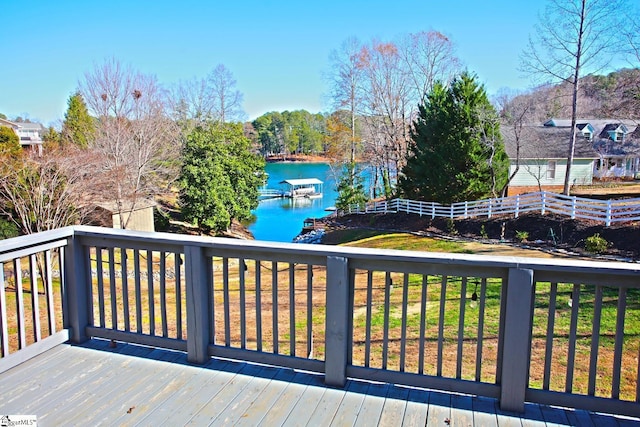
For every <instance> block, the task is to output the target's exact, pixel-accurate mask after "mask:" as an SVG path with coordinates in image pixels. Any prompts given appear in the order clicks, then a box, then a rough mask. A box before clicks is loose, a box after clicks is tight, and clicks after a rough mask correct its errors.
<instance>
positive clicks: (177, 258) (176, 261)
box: [173, 252, 215, 340]
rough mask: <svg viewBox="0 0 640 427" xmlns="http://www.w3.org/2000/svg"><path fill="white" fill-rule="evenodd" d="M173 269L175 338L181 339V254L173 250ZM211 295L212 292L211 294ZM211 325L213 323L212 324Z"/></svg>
mask: <svg viewBox="0 0 640 427" xmlns="http://www.w3.org/2000/svg"><path fill="white" fill-rule="evenodd" d="M173 265H174V266H173V270H174V276H175V285H176V338H177V339H179V340H181V339H182V274H181V273H182V269H181V266H182V256H181V255H180V254H179V253H178V252H175V253H174V254H173ZM212 295H213V294H212ZM214 324H215V322H214ZM212 326H213V325H212Z"/></svg>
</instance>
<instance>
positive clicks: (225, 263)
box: [222, 258, 231, 347]
mask: <svg viewBox="0 0 640 427" xmlns="http://www.w3.org/2000/svg"><path fill="white" fill-rule="evenodd" d="M222 293H223V296H224V301H223V303H224V345H226V346H227V347H229V346H230V345H231V318H230V313H229V258H222Z"/></svg>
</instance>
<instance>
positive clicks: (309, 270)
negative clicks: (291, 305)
mask: <svg viewBox="0 0 640 427" xmlns="http://www.w3.org/2000/svg"><path fill="white" fill-rule="evenodd" d="M312 355H313V266H312V265H311V264H308V265H307V354H306V356H307V358H311V357H312Z"/></svg>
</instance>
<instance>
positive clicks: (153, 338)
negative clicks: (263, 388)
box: [0, 227, 640, 416]
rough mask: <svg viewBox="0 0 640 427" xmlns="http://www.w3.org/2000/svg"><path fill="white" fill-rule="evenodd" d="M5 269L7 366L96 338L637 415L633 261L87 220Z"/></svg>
mask: <svg viewBox="0 0 640 427" xmlns="http://www.w3.org/2000/svg"><path fill="white" fill-rule="evenodd" d="M0 263H2V269H0V272H1V275H0V285H1V286H0V311H1V316H0V321H1V324H0V334H1V341H0V344H1V345H0V349H1V351H2V353H1V354H2V358H0V371H3V370H6V369H9V368H10V367H12V366H15V365H16V364H19V363H21V362H22V361H24V360H27V359H28V358H30V357H33V356H35V355H37V354H40V353H42V352H44V351H47V350H48V349H50V348H52V347H54V346H56V345H58V344H60V343H62V342H65V341H70V342H73V343H83V342H87V340H89V341H88V342H89V343H91V342H92V340H91V338H101V339H105V340H107V342H109V341H111V340H113V341H115V342H118V343H130V344H139V345H142V346H149V347H151V348H154V349H156V350H154V351H155V355H156V357H157V354H158V353H161V354H164V355H166V356H167V357H169V356H170V355H171V357H172V358H173V359H174V360H178V361H180V362H179V363H191V364H198V365H203V366H208V365H207V364H211V363H213V362H211V360H212V359H211V358H212V357H213V358H215V359H216V360H218V359H228V360H236V361H240V362H253V363H258V364H263V365H272V366H276V367H283V368H293V369H296V370H301V371H306V372H309V373H310V374H309V375H313V376H312V377H308V378H307V379H308V380H311V379H313V381H312V382H315V383H320V382H323V383H324V384H326V385H327V386H331V387H345V386H347V387H349V385H351V384H354V381H359V380H362V381H365V382H367V383H368V382H370V381H373V382H378V383H380V384H382V386H381V387H382V388H383V389H385V390H386V391H385V392H386V393H390V392H391V391H399V389H398V390H397V389H395V388H393V387H405V386H406V387H416V388H417V389H421V390H427V389H428V390H433V391H431V393H434V392H437V391H442V392H453V393H462V394H464V395H472V396H484V397H488V398H492V399H497V400H498V401H499V405H500V408H501V410H504V411H516V412H523V411H527V410H528V409H527V408H528V406H527V403H528V402H531V403H542V404H548V405H558V406H563V407H569V408H577V409H586V410H591V411H599V412H608V413H613V414H621V415H630V416H640V405H638V402H639V401H640V392H639V384H638V372H639V368H638V354H639V351H640V304H638V303H637V301H638V298H640V280H639V279H640V272H639V270H638V266H637V265H635V264H624V263H604V262H586V261H572V260H556V259H551V260H543V259H529V258H512V257H487V256H479V255H455V254H427V253H421V252H410V251H388V250H385V251H380V250H375V249H361V248H349V247H329V246H322V245H293V244H282V243H270V242H245V241H237V240H229V239H219V238H202V237H197V236H182V235H171V234H163V233H143V232H131V231H122V230H111V229H101V228H93V227H72V228H65V229H60V230H54V231H51V232H46V233H41V234H38V235H31V236H25V237H21V238H16V239H9V240H5V241H3V242H0ZM120 346H122V344H118V347H117V348H119V347H120ZM126 348H127V347H126V346H124V348H123V350H124V349H126ZM133 349H139V348H138V347H136V346H132V348H131V351H133ZM165 350H167V352H166V353H162V352H163V351H165ZM126 351H128V350H126ZM226 363H228V364H227V365H225V366H227V368H222V367H221V365H217V367H218V368H219V369H236V368H235V367H237V366H239V365H234V364H233V363H232V362H226ZM212 366H214V365H212ZM214 369H215V368H214ZM241 369H246V368H241ZM249 371H250V372H254V370H251V369H250V370H249ZM388 384H394V386H389V385H388ZM376 387H377V386H375V387H374V386H371V387H368V388H367V390H371V391H372V392H375V389H376ZM389 387H391V388H389ZM410 394H411V393H410ZM414 395H415V393H414ZM433 396H434V399H435V398H436V397H438V395H435V394H434V395H433ZM422 398H423V397H420V398H419V399H422ZM436 400H437V399H436ZM478 402H479V401H478Z"/></svg>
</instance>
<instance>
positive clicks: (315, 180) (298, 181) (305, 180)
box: [280, 178, 323, 186]
mask: <svg viewBox="0 0 640 427" xmlns="http://www.w3.org/2000/svg"><path fill="white" fill-rule="evenodd" d="M322 183H323V182H322V181H320V180H319V179H318V178H303V179H285V180H284V181H280V184H289V185H293V186H296V185H318V184H322Z"/></svg>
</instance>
